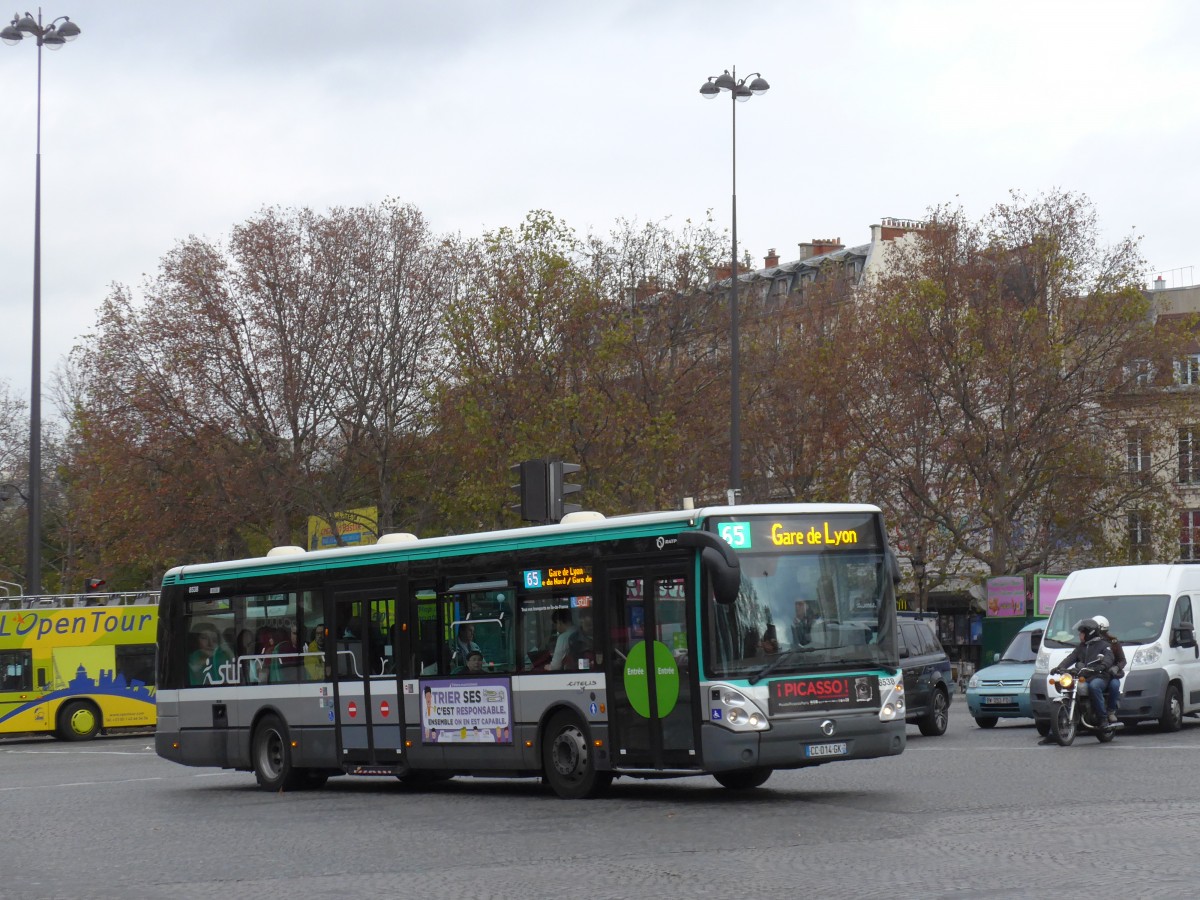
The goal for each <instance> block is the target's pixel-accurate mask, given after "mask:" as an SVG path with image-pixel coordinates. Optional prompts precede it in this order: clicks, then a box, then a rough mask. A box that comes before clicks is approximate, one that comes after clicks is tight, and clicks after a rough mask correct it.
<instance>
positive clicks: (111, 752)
mask: <svg viewBox="0 0 1200 900" xmlns="http://www.w3.org/2000/svg"><path fill="white" fill-rule="evenodd" d="M153 752H154V748H153V747H145V748H143V749H141V750H57V749H56V750H0V753H27V754H34V755H37V754H51V753H59V754H75V753H77V754H88V753H91V754H95V755H97V756H145V755H146V754H147V753H153Z"/></svg>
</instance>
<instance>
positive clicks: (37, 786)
mask: <svg viewBox="0 0 1200 900" xmlns="http://www.w3.org/2000/svg"><path fill="white" fill-rule="evenodd" d="M162 780H163V779H162V777H161V776H155V777H153V778H122V779H120V780H118V781H69V782H65V783H63V784H28V785H26V784H23V785H19V786H17V787H4V788H0V792H8V791H44V790H47V789H49V788H64V787H95V786H97V785H107V784H134V783H136V782H139V781H162Z"/></svg>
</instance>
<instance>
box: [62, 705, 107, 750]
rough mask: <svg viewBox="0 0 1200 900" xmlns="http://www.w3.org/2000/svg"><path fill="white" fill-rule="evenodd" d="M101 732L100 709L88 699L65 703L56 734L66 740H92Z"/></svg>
mask: <svg viewBox="0 0 1200 900" xmlns="http://www.w3.org/2000/svg"><path fill="white" fill-rule="evenodd" d="M99 733H100V710H99V709H97V708H96V705H95V704H94V703H89V702H88V701H87V700H72V701H71V702H70V703H64V704H63V706H62V708H61V709H60V710H59V711H58V727H57V728H56V729H55V734H56V735H58V737H59V738H61V739H62V740H64V741H90V740H91V739H92V738H94V737H95V736H96V735H97V734H99Z"/></svg>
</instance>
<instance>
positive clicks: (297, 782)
mask: <svg viewBox="0 0 1200 900" xmlns="http://www.w3.org/2000/svg"><path fill="white" fill-rule="evenodd" d="M250 760H251V762H252V763H253V765H254V777H255V779H256V780H257V781H258V786H259V787H260V788H262V789H263V790H264V791H292V790H296V789H297V788H301V787H303V786H304V772H303V771H302V770H300V769H297V768H296V767H295V766H293V765H292V748H291V744H290V743H289V741H288V733H287V726H285V725H284V724H283V721H282V720H281V719H280V718H279V716H276V715H274V714H270V715H266V716H263V717H262V719H260V720H259V723H258V727H257V728H255V729H254V744H253V748H252V750H251V753H250Z"/></svg>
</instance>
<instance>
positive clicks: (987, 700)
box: [983, 696, 1017, 706]
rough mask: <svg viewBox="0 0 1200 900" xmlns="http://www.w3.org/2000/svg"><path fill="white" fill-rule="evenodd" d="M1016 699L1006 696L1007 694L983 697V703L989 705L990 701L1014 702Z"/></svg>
mask: <svg viewBox="0 0 1200 900" xmlns="http://www.w3.org/2000/svg"><path fill="white" fill-rule="evenodd" d="M1016 699H1017V698H1016V697H1008V696H995V697H984V698H983V703H984V705H985V706H987V705H990V704H992V703H1015V702H1016Z"/></svg>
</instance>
